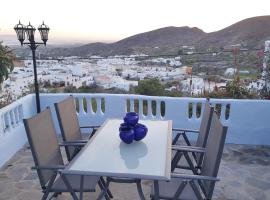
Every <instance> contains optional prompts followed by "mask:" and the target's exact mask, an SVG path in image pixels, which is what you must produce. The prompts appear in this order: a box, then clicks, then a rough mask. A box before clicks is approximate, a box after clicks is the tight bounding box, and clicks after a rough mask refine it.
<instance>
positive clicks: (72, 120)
mask: <svg viewBox="0 0 270 200" xmlns="http://www.w3.org/2000/svg"><path fill="white" fill-rule="evenodd" d="M54 106H55V110H56V114H57V117H58V120H59V125H60V129H61V134H62V136H63V141H64V143H65V144H69V143H76V142H78V143H84V144H85V143H86V142H87V141H88V140H83V139H82V135H81V131H80V128H93V129H94V131H95V130H96V128H98V127H99V126H84V127H80V126H79V122H78V118H77V116H76V108H75V104H74V98H73V97H72V96H70V97H68V98H67V99H65V100H64V101H61V102H59V103H55V104H54ZM92 135H93V134H92ZM92 135H91V136H92ZM65 150H66V154H67V157H68V160H69V161H71V160H72V158H73V157H74V156H75V155H76V154H77V153H78V152H79V151H80V147H79V146H77V147H74V146H66V147H65ZM101 181H102V183H103V184H105V186H106V188H107V192H108V194H109V196H110V197H111V198H113V195H112V193H111V191H110V190H109V184H110V183H111V182H115V183H135V184H136V186H137V190H138V194H139V196H140V198H141V199H144V195H143V191H142V186H141V180H140V179H129V178H116V177H107V181H106V183H105V180H104V179H103V178H102V177H101Z"/></svg>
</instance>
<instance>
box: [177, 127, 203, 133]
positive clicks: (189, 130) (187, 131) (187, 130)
mask: <svg viewBox="0 0 270 200" xmlns="http://www.w3.org/2000/svg"><path fill="white" fill-rule="evenodd" d="M172 130H173V131H180V132H186V133H199V132H200V131H199V130H192V129H183V128H173V129H172Z"/></svg>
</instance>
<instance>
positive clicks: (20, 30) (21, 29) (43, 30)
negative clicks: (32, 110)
mask: <svg viewBox="0 0 270 200" xmlns="http://www.w3.org/2000/svg"><path fill="white" fill-rule="evenodd" d="M14 30H15V31H16V34H17V38H18V40H19V41H20V42H21V45H22V46H23V45H28V46H29V47H30V49H31V50H32V56H33V66H34V85H35V93H36V106H37V113H40V99H39V89H38V80H37V64H36V49H37V47H38V46H39V45H45V46H46V42H47V40H48V34H49V30H50V28H49V27H48V26H46V25H45V24H44V22H43V23H42V24H41V25H40V26H39V27H38V30H39V32H40V36H41V39H42V41H43V42H35V31H36V29H35V27H33V26H32V25H31V24H30V22H29V25H27V26H24V25H22V24H21V22H20V21H19V24H17V25H16V26H15V27H14ZM25 33H26V35H27V39H28V40H29V42H23V41H24V40H25Z"/></svg>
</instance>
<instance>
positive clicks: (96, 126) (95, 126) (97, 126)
mask: <svg viewBox="0 0 270 200" xmlns="http://www.w3.org/2000/svg"><path fill="white" fill-rule="evenodd" d="M99 127H100V126H99V125H94V126H80V128H93V129H97V128H99Z"/></svg>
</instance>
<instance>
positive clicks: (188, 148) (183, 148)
mask: <svg viewBox="0 0 270 200" xmlns="http://www.w3.org/2000/svg"><path fill="white" fill-rule="evenodd" d="M172 150H176V151H186V152H194V153H205V151H206V150H205V148H201V147H192V146H179V145H172Z"/></svg>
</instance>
